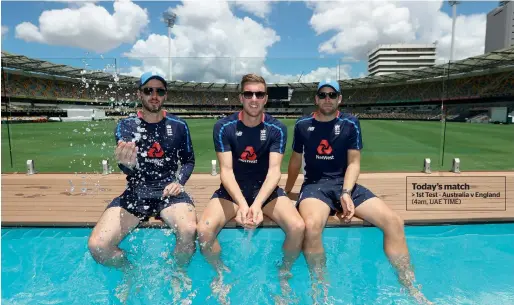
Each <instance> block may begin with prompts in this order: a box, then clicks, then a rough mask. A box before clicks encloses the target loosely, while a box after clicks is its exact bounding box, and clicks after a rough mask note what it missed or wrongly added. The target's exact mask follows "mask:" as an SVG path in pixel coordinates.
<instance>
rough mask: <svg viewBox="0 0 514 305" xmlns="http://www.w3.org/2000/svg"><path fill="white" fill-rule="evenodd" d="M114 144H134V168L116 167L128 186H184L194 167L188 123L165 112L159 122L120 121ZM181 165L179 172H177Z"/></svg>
mask: <svg viewBox="0 0 514 305" xmlns="http://www.w3.org/2000/svg"><path fill="white" fill-rule="evenodd" d="M115 138H116V143H117V142H118V140H123V141H125V142H131V141H134V142H135V143H136V146H137V148H138V153H137V166H136V167H135V168H134V169H133V170H130V169H128V168H126V167H125V166H123V165H121V164H119V167H120V169H121V170H122V171H123V172H124V173H125V174H127V181H128V182H129V184H152V185H160V186H161V187H162V186H165V185H167V184H169V183H171V182H178V183H180V184H182V185H184V184H185V183H186V182H187V180H188V179H189V177H190V176H191V174H192V172H193V169H194V166H195V155H194V151H193V145H192V143H191V136H190V133H189V128H188V126H187V123H186V122H185V121H183V120H181V119H179V118H178V117H176V116H174V115H172V114H169V113H165V118H164V119H162V120H161V121H160V122H158V123H148V122H146V121H144V120H143V119H142V118H141V116H140V114H138V117H133V118H126V119H123V120H120V122H119V123H118V126H116V131H115ZM179 166H180V172H179V173H177V170H178V169H179Z"/></svg>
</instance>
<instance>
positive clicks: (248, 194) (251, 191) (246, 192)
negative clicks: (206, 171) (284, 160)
mask: <svg viewBox="0 0 514 305" xmlns="http://www.w3.org/2000/svg"><path fill="white" fill-rule="evenodd" d="M240 187H241V191H242V193H243V196H244V197H245V199H246V203H248V206H252V203H253V201H254V200H255V197H257V195H258V194H259V191H260V187H256V186H255V185H249V186H245V185H240ZM280 196H286V197H287V194H286V192H285V191H284V190H283V189H282V188H281V187H278V186H277V187H276V188H275V190H273V192H272V193H271V195H270V196H269V197H268V199H266V201H264V203H263V204H262V207H264V206H266V205H267V204H268V203H270V202H271V201H273V200H274V199H276V198H278V197H280ZM213 198H220V199H225V200H228V201H231V202H234V203H235V201H234V199H232V197H231V196H230V194H229V193H228V191H227V190H226V189H225V187H224V186H223V185H220V188H219V189H217V190H216V191H215V192H214V194H213V195H212V197H211V199H213Z"/></svg>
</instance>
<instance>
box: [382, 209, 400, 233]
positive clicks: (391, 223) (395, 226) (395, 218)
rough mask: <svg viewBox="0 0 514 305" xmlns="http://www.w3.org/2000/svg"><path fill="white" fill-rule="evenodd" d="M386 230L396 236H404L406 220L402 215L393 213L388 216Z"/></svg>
mask: <svg viewBox="0 0 514 305" xmlns="http://www.w3.org/2000/svg"><path fill="white" fill-rule="evenodd" d="M384 229H385V231H386V232H387V233H388V234H390V235H392V236H396V237H402V236H403V235H404V221H403V219H402V218H401V217H400V215H398V214H396V213H391V214H389V215H388V216H387V219H386V225H385V228H384Z"/></svg>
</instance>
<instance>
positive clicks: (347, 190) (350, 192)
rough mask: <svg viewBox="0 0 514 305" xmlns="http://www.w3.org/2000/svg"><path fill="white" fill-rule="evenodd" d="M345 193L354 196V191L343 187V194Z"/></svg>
mask: <svg viewBox="0 0 514 305" xmlns="http://www.w3.org/2000/svg"><path fill="white" fill-rule="evenodd" d="M344 194H348V195H350V196H352V191H351V190H349V189H343V190H342V191H341V196H343V195H344Z"/></svg>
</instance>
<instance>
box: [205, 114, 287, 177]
mask: <svg viewBox="0 0 514 305" xmlns="http://www.w3.org/2000/svg"><path fill="white" fill-rule="evenodd" d="M242 115H243V113H242V112H236V113H234V114H232V115H230V116H227V117H225V118H223V119H220V120H219V121H217V122H216V124H215V125H214V130H213V141H214V149H215V150H216V152H227V151H230V152H231V153H232V167H233V170H234V175H235V177H236V181H237V182H238V183H254V184H256V185H259V186H260V185H262V183H263V182H264V180H265V179H266V175H267V174H268V167H269V154H270V152H277V153H281V154H284V151H285V147H286V143H287V128H286V126H285V125H284V124H282V123H281V122H280V121H279V120H277V119H275V118H273V117H272V116H271V115H269V114H267V113H264V114H263V115H262V122H261V123H260V124H259V125H257V126H255V127H247V126H246V125H244V124H243V122H242V121H241V120H242Z"/></svg>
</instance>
